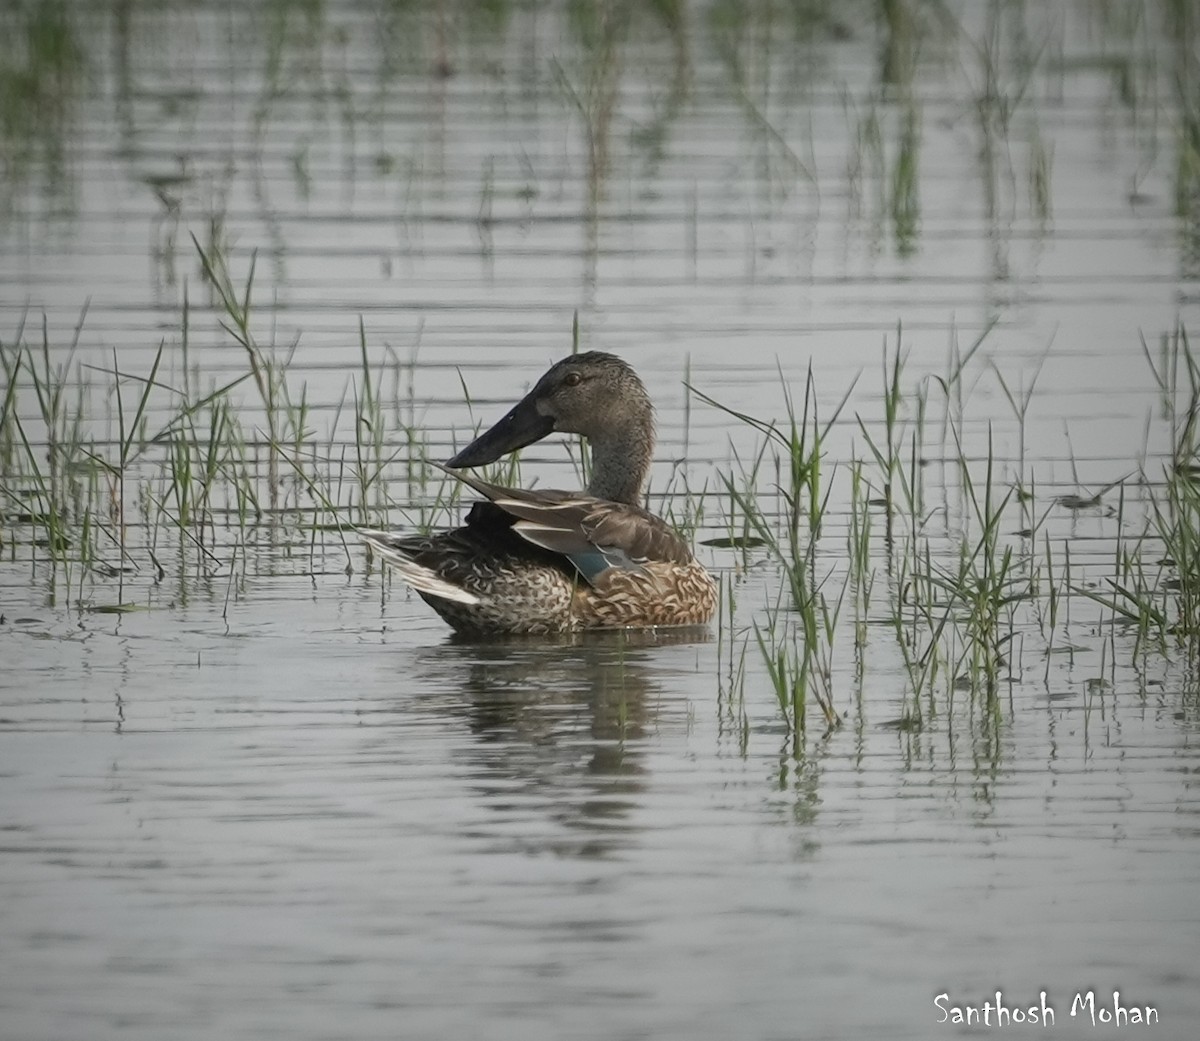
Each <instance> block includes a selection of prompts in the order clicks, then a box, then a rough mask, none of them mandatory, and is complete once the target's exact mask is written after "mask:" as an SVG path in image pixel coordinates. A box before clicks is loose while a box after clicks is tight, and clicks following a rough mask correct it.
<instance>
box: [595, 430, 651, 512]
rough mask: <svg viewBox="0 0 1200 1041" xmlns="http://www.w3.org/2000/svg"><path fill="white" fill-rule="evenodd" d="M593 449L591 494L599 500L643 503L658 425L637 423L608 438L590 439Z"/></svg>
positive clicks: (634, 503)
mask: <svg viewBox="0 0 1200 1041" xmlns="http://www.w3.org/2000/svg"><path fill="white" fill-rule="evenodd" d="M589 443H590V445H591V449H592V478H591V480H590V481H588V486H587V493H588V495H591V496H594V497H595V498H597V499H608V500H609V501H611V502H624V503H628V504H629V505H631V506H640V505H641V500H642V485H643V483H644V482H645V480H646V474H647V473H648V472H649V470H650V458H651V456H652V454H653V452H654V428H653V426H651V427H650V429H649V430H647V429H644V428H641V427H639V426H637V425H636V424H634V425H631V426H630V427H629V428H627V429H624V430H617V431H614V432H613V433H611V434H606V435H605V436H604V437H593V438H590V439H589Z"/></svg>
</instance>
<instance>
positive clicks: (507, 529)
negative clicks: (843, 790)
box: [360, 351, 717, 633]
mask: <svg viewBox="0 0 1200 1041" xmlns="http://www.w3.org/2000/svg"><path fill="white" fill-rule="evenodd" d="M554 431H564V432H569V433H578V434H582V435H583V436H584V437H587V438H588V440H589V442H590V444H591V447H592V467H593V470H592V472H593V475H592V479H591V481H590V483H589V485H588V489H587V491H586V492H585V493H572V492H562V491H525V490H522V489H517V488H503V487H500V486H498V485H494V484H489V483H488V482H486V481H481V480H479V479H478V478H476V477H473V476H470V475H468V474H464V473H459V472H457V468H458V467H467V466H480V465H483V464H484V463H489V462H493V461H494V460H496V459H498V458H500V457H501V456H502V455H504V454H506V453H507V452H511V451H515V450H516V449H518V448H522V447H524V446H525V445H528V444H531V443H532V442H534V441H537V440H540V439H541V438H543V437H545V436H547V435H548V434H550V433H551V432H554ZM653 450H654V411H653V406H652V405H651V403H650V398H649V396H648V395H647V394H646V390H645V387H644V386H643V385H642V382H641V380H639V379H638V377H637V375H636V374H635V373H634V371H633V369H631V368H630V367H629V366H628V365H627V364H626V363H625V362H623V361H622V360H621V359H619V358H617V357H615V356H614V355H611V354H604V353H602V352H600V351H592V352H589V353H587V354H580V355H573V356H572V357H570V358H566V359H564V360H563V361H561V362H559V363H558V364H557V365H555V366H553V367H552V368H551V369H550V370H549V371H548V372H547V373H546V374H545V375H544V376H543V377H542V378H541V379H540V380H539V381H538V383H537V385H536V386H535V387H534V388H533V390H531V391H530V392H529V394H528V395H526V397H525V398H524V399H523V400H522V401H520V402H519V403H518V404H517V405H516V406H514V407H513V408H512V409H511V410H510V411H509V412H508V414H507V415H505V416H504V417H503V418H502V419H501V420H500V421H499V422H498V423H497V424H496V425H495V426H494V427H492V428H491V429H490V430H488V431H487V432H486V433H485V434H482V435H481V436H480V437H478V438H477V439H476V440H475V441H473V442H472V443H471V444H470V445H468V446H467V447H466V448H465V449H463V451H462V452H460V453H459V454H458V455H457V456H455V457H454V458H453V459H452V460H450V463H449V468H447V467H443V469H445V470H446V472H447V473H450V474H451V475H452V476H454V477H456V478H457V479H458V480H460V481H462V482H463V483H464V484H467V485H469V486H470V487H471V488H472V489H474V490H475V491H476V492H478V493H479V494H480V495H482V496H484V499H485V501H484V502H479V503H476V504H475V506H474V507H473V508H472V509H471V512H470V514H469V515H468V517H467V523H466V524H465V525H464V526H463V527H461V528H458V529H455V530H454V531H448V532H443V533H441V534H438V535H431V536H415V535H408V536H403V535H395V534H392V533H390V532H382V531H363V532H360V534H361V535H362V537H363V539H364V540H365V541H366V542H367V543H368V544H369V545H370V546H371V547H372V548H373V549H375V550H376V551H377V552H378V553H379V554H380V555H381V556H382V557H383V559H384V560H386V561H388V562H389V563H390V564H391V565H392V566H393V567H395V568H396V569H397V570H398V571H399V572H400V574H401V576H402V577H403V578H404V579H405V581H407V582H408V583H409V584H410V585H411V586H412V587H413V588H414V589H416V590H417V592H418V593H419V594H420V595H421V596H422V597H423V598H424V599H425V600H426V602H428V603H429V604H430V605H431V606H432V607H433V609H434V610H435V611H437V612H438V614H440V615H441V616H442V617H443V618H444V619H445V620H446V621H447V622H449V623H450V625H452V626H453V627H454V628H455V629H457V630H459V631H461V632H473V633H555V632H571V631H575V630H580V629H601V628H618V627H626V626H638V627H644V626H658V625H695V624H700V623H703V622H707V621H708V620H709V619H710V618H711V617H712V615H713V612H714V611H715V610H716V602H717V597H716V588H715V586H714V585H713V581H712V579H711V578H710V577H709V575H708V573H707V572H706V571H705V570H704V568H703V567H702V566H701V565H700V564H699V563H698V562H697V561H696V560H695V558H694V557H693V556H692V553H691V550H690V549H689V547H688V545H687V543H686V542H685V541H684V540H683V539H682V538H681V537H680V536H679V534H678V533H677V532H676V531H674V529H672V528H671V527H670V526H669V525H667V524H666V523H665V522H664V521H662V520H661V519H659V518H658V517H655V516H654V515H653V514H651V513H648V512H647V511H646V510H644V509H642V508H641V507H640V506H639V505H638V500H639V499H640V498H641V494H642V486H643V484H644V482H645V478H646V473H647V471H648V470H649V466H650V460H651V457H652V454H653Z"/></svg>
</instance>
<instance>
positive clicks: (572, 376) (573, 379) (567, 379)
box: [563, 372, 583, 387]
mask: <svg viewBox="0 0 1200 1041" xmlns="http://www.w3.org/2000/svg"><path fill="white" fill-rule="evenodd" d="M582 382H583V377H582V376H581V375H579V373H578V372H568V373H567V374H566V375H565V376H564V377H563V383H564V384H565V385H566V386H568V387H578V386H579V384H581V383H582Z"/></svg>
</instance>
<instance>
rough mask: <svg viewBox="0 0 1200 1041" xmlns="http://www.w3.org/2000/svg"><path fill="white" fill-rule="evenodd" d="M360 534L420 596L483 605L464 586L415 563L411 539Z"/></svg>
mask: <svg viewBox="0 0 1200 1041" xmlns="http://www.w3.org/2000/svg"><path fill="white" fill-rule="evenodd" d="M358 534H359V537H360V538H361V539H362V540H363V542H365V543H366V544H367V545H368V546H370V547H371V549H373V550H374V551H375V552H376V553H378V554H379V556H380V558H381V559H383V560H386V561H387V562H388V563H389V564H390V565H391V566H392V567H394V568H395V569H396V571H397V572H399V574H400V577H401V578H402V579H404V581H405V582H407V583H408V584H409V585H410V586H412V587H413V589H415V590H416V591H417V592H418V593H424V594H426V595H427V596H436V597H439V598H440V599H442V600H450V601H452V602H453V603H456V604H478V603H479V602H480V600H479V597H477V596H476V595H475V594H474V593H469V592H467V590H465V589H463V588H462V586H456V585H454V584H453V583H452V582H447V581H446V580H445V579H444V578H442V577H441V576H440V575H438V574H437V572H435V571H433V570H432V569H431V568H428V567H426V566H425V565H424V564H418V563H417V562H416V560H414V559H413V553H414V552H415V551H416V547H415V546H413V545H412V544H411V543H410V542H409V539H410V538H411V536H406V535H397V534H395V533H394V532H390V531H372V530H369V529H364V528H359V530H358Z"/></svg>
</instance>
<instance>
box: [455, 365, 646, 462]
mask: <svg viewBox="0 0 1200 1041" xmlns="http://www.w3.org/2000/svg"><path fill="white" fill-rule="evenodd" d="M552 433H567V434H582V435H583V436H584V437H586V438H587V439H588V440H589V441H590V442H591V443H592V449H593V455H594V457H597V458H596V462H597V464H599V458H598V456H599V455H613V454H616V453H617V452H618V451H626V452H628V451H631V449H630V448H629V447H628V446H630V445H631V444H634V443H636V444H637V449H636V454H637V455H639V456H642V457H644V458H646V459H648V457H649V455H650V453H651V452H652V451H653V443H654V409H653V406H652V405H651V403H650V397H649V395H648V394H647V393H646V388H645V386H643V384H642V381H641V380H640V379H639V378H638V375H637V373H636V372H634V371H633V369H632V368H630V366H629V365H628V364H627V363H626V362H624V361H622V360H621V359H620V358H618V357H617V356H616V355H613V354H606V353H604V352H603V351H588V352H587V353H586V354H573V355H571V357H569V358H564V359H563V360H562V361H560V362H558V363H557V364H556V365H554V366H552V367H551V368H550V370H549V371H548V372H547V373H546V374H545V375H544V376H543V377H542V378H541V379H540V380H538V381H537V385H536V386H534V388H533V390H531V391H530V392H529V393H528V394H526V395H525V397H524V398H522V399H521V400H520V401H519V402H517V404H516V405H514V406H513V407H512V408H511V409H510V410H509V412H508V414H507V415H505V416H504V418H503V419H501V420H500V421H499V422H498V423H497V424H496V425H495V426H493V427H492V428H491V429H490V430H488V431H487V432H486V433H483V434H480V435H479V437H477V438H476V439H475V440H474V441H472V442H471V443H470V444H469V445H467V447H466V448H464V449H463V450H462V451H461V452H459V453H458V455H456V456H455V457H454V458H453V459H451V460H450V462H449V463H448V464H447V465H448V466H451V467H454V468H460V467H466V466H483V465H485V464H486V463H493V462H495V461H496V460H497V459H499V458H500V457H501V456H503V455H507V454H508V453H509V452H515V451H516V450H517V449H518V448H524V447H525V446H526V445H531V444H533V443H534V442H535V441H540V440H541V439H542V438H544V437H547V436H548V435H550V434H552ZM618 446H620V447H618ZM606 449H607V451H606ZM629 462H630V463H634V460H632V459H631V460H629ZM636 462H637V464H638V465H640V464H641V463H642V460H641V459H638V460H637V461H636Z"/></svg>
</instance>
